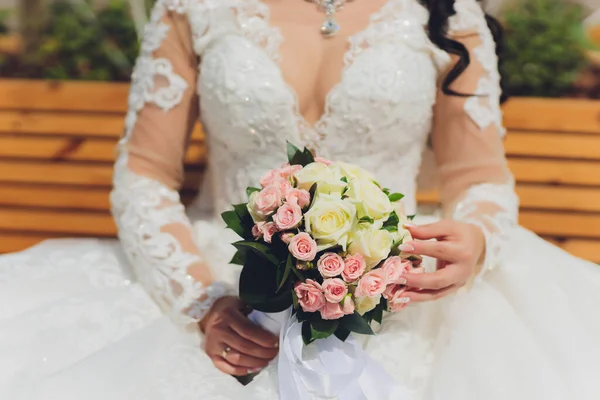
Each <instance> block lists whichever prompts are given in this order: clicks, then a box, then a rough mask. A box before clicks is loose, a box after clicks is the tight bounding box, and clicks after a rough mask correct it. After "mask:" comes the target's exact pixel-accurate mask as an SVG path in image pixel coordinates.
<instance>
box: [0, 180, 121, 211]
mask: <svg viewBox="0 0 600 400" xmlns="http://www.w3.org/2000/svg"><path fill="white" fill-rule="evenodd" d="M109 193H110V189H109V188H86V189H81V188H74V187H59V188H57V187H51V186H50V187H48V186H23V185H1V184H0V205H5V206H26V207H44V208H49V207H54V208H64V209H71V210H77V209H80V210H100V211H108V210H109V209H110V202H109V199H108V197H109Z"/></svg>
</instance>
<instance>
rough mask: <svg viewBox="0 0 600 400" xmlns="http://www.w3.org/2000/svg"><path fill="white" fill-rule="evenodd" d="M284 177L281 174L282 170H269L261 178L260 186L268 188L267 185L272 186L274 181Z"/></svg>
mask: <svg viewBox="0 0 600 400" xmlns="http://www.w3.org/2000/svg"><path fill="white" fill-rule="evenodd" d="M281 178H283V176H282V175H281V170H279V169H272V170H270V171H269V172H267V173H266V174H265V175H264V176H263V177H262V178H260V186H262V187H263V188H266V187H267V186H271V185H272V184H273V183H274V182H276V181H278V180H280V179H281Z"/></svg>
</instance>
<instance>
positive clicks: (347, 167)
mask: <svg viewBox="0 0 600 400" xmlns="http://www.w3.org/2000/svg"><path fill="white" fill-rule="evenodd" d="M331 167H332V168H333V169H338V170H339V171H340V173H341V175H342V176H345V177H346V178H348V180H352V179H364V180H368V181H375V177H374V176H373V175H372V174H371V173H370V172H369V171H367V170H366V169H363V168H361V167H359V166H356V165H353V164H348V163H345V162H334V163H332V164H331Z"/></svg>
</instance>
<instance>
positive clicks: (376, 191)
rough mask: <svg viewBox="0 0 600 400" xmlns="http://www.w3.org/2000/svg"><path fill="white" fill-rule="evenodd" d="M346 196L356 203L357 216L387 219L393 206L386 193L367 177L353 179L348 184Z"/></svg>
mask: <svg viewBox="0 0 600 400" xmlns="http://www.w3.org/2000/svg"><path fill="white" fill-rule="evenodd" d="M346 195H347V196H348V198H349V199H350V200H351V201H352V202H353V203H354V204H356V212H357V214H358V218H362V217H366V216H368V217H371V218H373V219H374V220H385V219H387V218H388V217H389V216H390V214H391V213H392V211H394V208H393V206H392V203H391V202H390V200H389V199H388V197H387V195H386V194H385V193H383V191H382V190H381V189H380V188H379V186H377V185H376V184H374V183H373V181H371V180H368V179H353V180H351V181H350V183H349V184H348V191H347V192H346Z"/></svg>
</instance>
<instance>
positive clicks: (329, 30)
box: [309, 0, 350, 37]
mask: <svg viewBox="0 0 600 400" xmlns="http://www.w3.org/2000/svg"><path fill="white" fill-rule="evenodd" d="M309 1H312V2H313V3H315V4H316V5H317V7H319V9H320V10H321V11H323V12H324V13H325V16H326V17H325V21H323V24H322V25H321V34H322V35H323V36H325V37H329V36H333V35H335V33H336V32H338V31H339V30H340V25H339V24H338V23H337V21H336V20H335V13H336V12H338V11H339V10H340V9H341V8H342V7H343V6H344V4H345V3H346V1H350V0H309Z"/></svg>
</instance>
